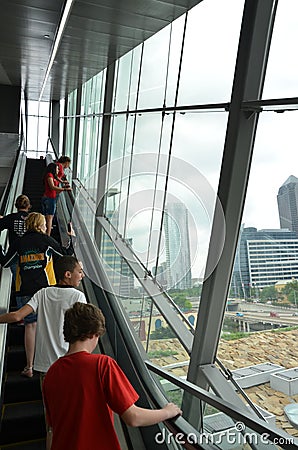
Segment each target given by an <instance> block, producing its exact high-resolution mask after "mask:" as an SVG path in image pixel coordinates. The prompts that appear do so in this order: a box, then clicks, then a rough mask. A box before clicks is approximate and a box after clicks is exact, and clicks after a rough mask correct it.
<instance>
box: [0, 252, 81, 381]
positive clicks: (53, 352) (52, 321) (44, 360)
mask: <svg viewBox="0 0 298 450" xmlns="http://www.w3.org/2000/svg"><path fill="white" fill-rule="evenodd" d="M55 273H56V279H57V280H59V281H58V284H56V285H55V286H48V287H46V288H43V289H40V290H39V291H38V292H36V293H35V294H34V295H33V297H32V298H31V299H30V300H29V301H28V303H27V304H26V305H24V306H23V307H22V308H20V309H19V310H17V311H14V312H10V313H6V314H1V315H0V323H12V322H19V321H20V320H22V319H23V318H24V317H26V316H27V315H28V314H30V313H32V312H34V313H38V316H37V329H36V342H35V356H34V369H35V370H37V371H39V372H42V373H45V372H47V370H48V368H49V367H50V365H51V364H53V362H54V361H56V359H58V358H60V356H62V355H64V354H65V353H66V352H67V350H68V345H67V343H66V342H65V341H64V337H63V322H64V312H65V311H66V310H67V309H68V308H70V307H71V306H72V305H73V304H74V303H76V302H81V303H87V302H86V298H85V295H84V294H83V293H82V292H81V291H79V290H78V289H76V287H78V286H79V284H80V282H81V280H82V278H83V277H84V272H83V269H82V266H81V265H80V263H79V261H78V260H77V259H76V258H75V257H74V256H62V257H61V258H59V259H58V260H57V261H56V263H55ZM26 369H27V370H26V372H25V373H26V376H27V377H29V378H31V377H32V376H33V368H32V367H27V368H26Z"/></svg>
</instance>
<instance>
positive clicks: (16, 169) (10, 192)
mask: <svg viewBox="0 0 298 450" xmlns="http://www.w3.org/2000/svg"><path fill="white" fill-rule="evenodd" d="M25 166H26V155H25V153H24V152H23V151H22V150H21V145H20V147H19V150H18V152H17V156H16V160H15V163H14V166H13V171H12V173H11V176H10V180H9V182H8V184H7V186H6V192H5V195H4V197H3V202H2V204H1V212H2V213H3V215H7V214H10V213H12V212H13V210H14V204H15V200H16V198H17V197H18V196H19V195H20V194H21V193H22V188H23V182H24V174H25ZM7 236H8V233H7V230H5V231H3V232H2V233H1V236H0V244H1V245H2V247H3V248H6V245H7ZM0 292H1V296H0V313H4V312H7V311H8V310H9V303H10V292H11V272H10V270H9V269H3V268H1V270H0ZM6 334H7V325H2V326H1V327H0V398H1V399H2V380H3V364H4V359H5V358H4V355H5V347H6Z"/></svg>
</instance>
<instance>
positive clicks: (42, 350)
mask: <svg viewBox="0 0 298 450" xmlns="http://www.w3.org/2000/svg"><path fill="white" fill-rule="evenodd" d="M76 302H81V303H87V302H86V298H85V295H84V294H83V293H82V292H81V291H79V290H77V289H75V288H74V287H72V286H65V287H64V286H62V287H61V286H49V287H46V288H43V289H40V290H39V291H38V292H36V294H34V295H33V297H32V298H31V299H30V300H29V302H28V303H27V304H28V305H29V306H31V307H32V308H33V310H34V312H37V313H38V316H37V317H38V318H37V328H36V341H35V356H34V369H35V370H38V371H39V372H47V370H48V369H49V367H50V366H51V365H52V364H53V362H55V361H56V359H58V358H60V356H63V355H64V354H65V353H66V352H67V350H68V343H66V342H65V341H64V336H63V322H64V313H65V311H66V310H67V309H69V308H70V307H71V306H72V305H73V304H74V303H76Z"/></svg>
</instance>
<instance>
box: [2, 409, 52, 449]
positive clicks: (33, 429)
mask: <svg viewBox="0 0 298 450" xmlns="http://www.w3.org/2000/svg"><path fill="white" fill-rule="evenodd" d="M44 437H45V421H44V411H43V404H42V401H35V402H27V403H26V402H25V403H12V404H8V405H4V406H3V412H2V427H1V434H0V445H3V444H9V443H16V442H21V441H28V440H35V439H41V438H44Z"/></svg>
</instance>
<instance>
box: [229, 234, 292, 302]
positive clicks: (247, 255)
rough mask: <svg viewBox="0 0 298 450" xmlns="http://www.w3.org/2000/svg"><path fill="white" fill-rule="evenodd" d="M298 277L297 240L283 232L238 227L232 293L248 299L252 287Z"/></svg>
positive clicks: (269, 284)
mask: <svg viewBox="0 0 298 450" xmlns="http://www.w3.org/2000/svg"><path fill="white" fill-rule="evenodd" d="M293 277H294V278H298V239H296V233H295V232H294V231H290V230H287V229H274V230H271V229H269V230H259V231H258V230H257V229H256V228H253V227H249V228H242V230H241V235H240V239H239V243H238V248H237V252H236V258H235V264H234V271H233V277H232V290H233V289H234V293H235V295H237V296H243V297H244V298H245V297H248V296H249V295H250V290H251V288H253V287H258V288H263V287H265V286H272V285H274V284H275V283H276V282H277V281H280V280H291V279H292V278H293Z"/></svg>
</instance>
